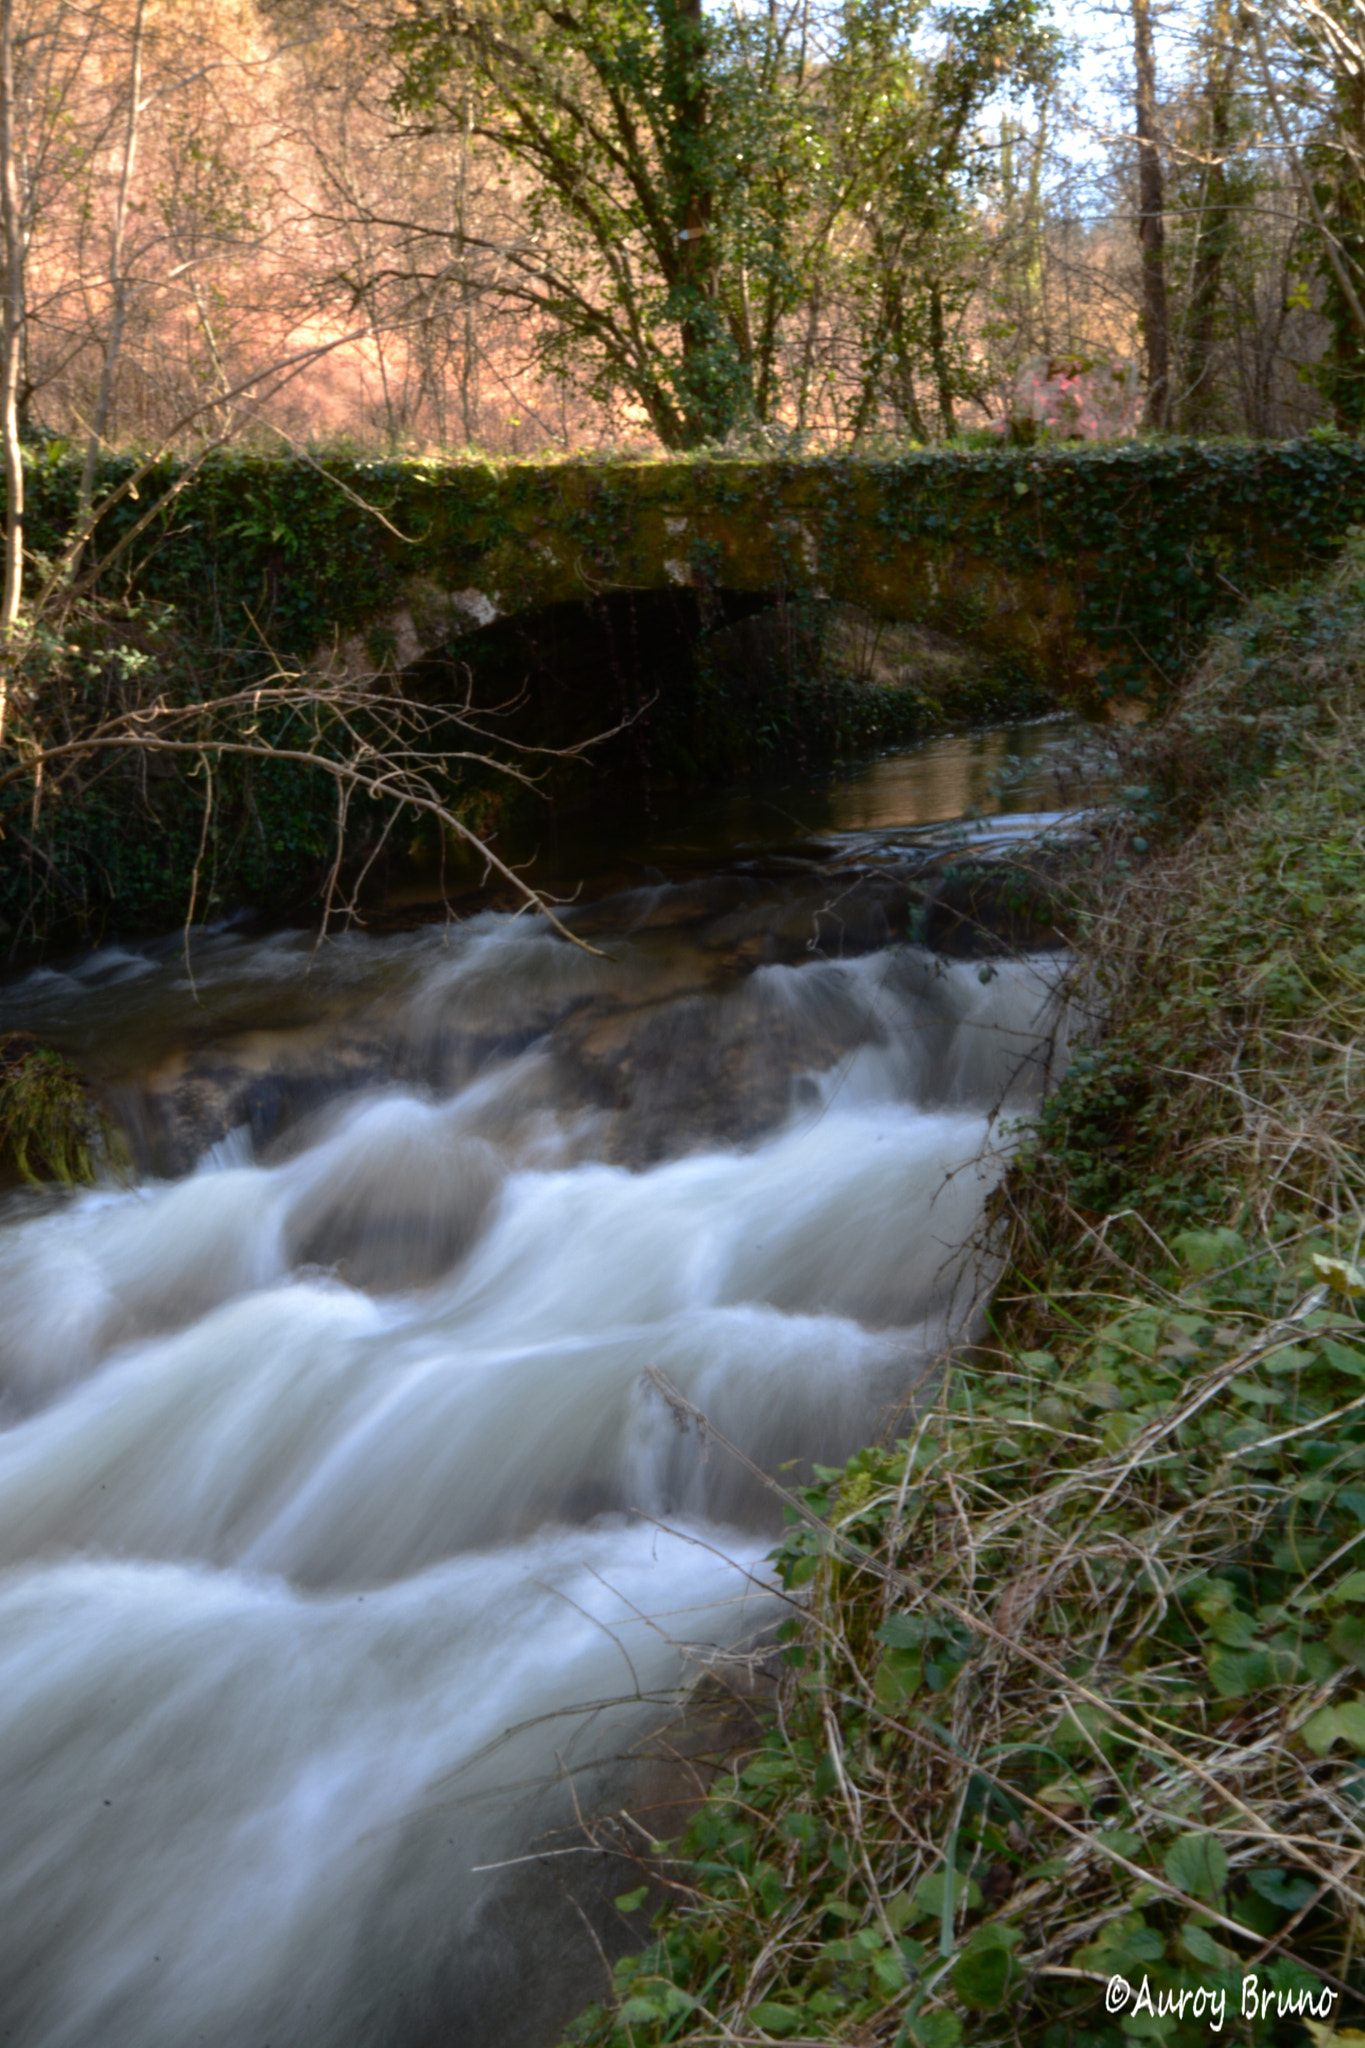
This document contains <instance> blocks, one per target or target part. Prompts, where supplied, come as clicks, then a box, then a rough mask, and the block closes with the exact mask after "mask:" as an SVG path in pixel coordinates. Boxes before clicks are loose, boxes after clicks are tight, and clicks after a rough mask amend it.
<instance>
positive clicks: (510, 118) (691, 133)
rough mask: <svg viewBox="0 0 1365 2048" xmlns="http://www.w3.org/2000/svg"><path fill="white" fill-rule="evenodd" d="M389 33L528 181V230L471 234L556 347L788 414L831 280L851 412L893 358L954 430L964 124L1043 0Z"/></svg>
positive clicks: (411, 15) (549, 14) (608, 381)
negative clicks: (799, 345)
mask: <svg viewBox="0 0 1365 2048" xmlns="http://www.w3.org/2000/svg"><path fill="white" fill-rule="evenodd" d="M390 36H391V47H392V48H393V49H394V50H395V51H396V52H397V53H398V55H399V58H400V62H401V65H402V69H403V82H402V85H401V88H400V91H399V95H398V100H399V104H400V106H401V107H402V108H403V109H404V111H405V112H406V113H407V114H408V116H409V117H410V118H411V119H413V120H415V121H417V122H425V123H427V124H429V125H430V126H431V127H433V128H435V127H439V126H441V125H447V124H450V123H453V122H454V121H456V120H465V121H471V122H472V126H473V129H474V131H475V132H476V133H477V134H478V135H479V136H480V137H481V138H483V140H484V141H485V142H487V143H489V144H491V145H493V146H494V147H495V148H496V149H497V150H498V151H499V152H500V153H501V154H502V156H503V157H504V159H505V160H506V162H507V164H508V166H509V176H510V175H513V171H515V174H516V175H519V176H520V177H521V178H522V179H523V180H524V181H525V196H524V209H525V219H526V229H527V231H526V233H525V234H524V235H523V236H522V237H520V238H519V239H518V240H516V241H515V242H514V243H512V244H511V245H510V246H502V247H500V248H498V249H496V250H493V249H492V248H491V247H487V248H485V249H484V250H483V251H482V253H484V254H486V255H496V256H497V257H498V259H499V261H500V263H501V265H502V271H503V278H504V282H503V283H502V285H501V290H502V291H503V292H504V293H505V294H509V295H511V296H512V297H514V298H517V299H519V300H520V301H521V302H522V303H523V304H524V305H525V306H526V307H527V308H528V309H530V310H531V311H533V312H534V314H535V315H536V316H537V318H538V319H539V320H540V321H541V322H543V330H542V332H543V340H542V343H541V353H542V356H543V358H544V359H545V360H546V361H547V362H548V363H549V364H550V365H551V366H552V367H554V368H555V369H557V370H559V371H560V372H568V373H570V374H573V375H576V376H578V377H580V378H582V379H583V380H584V381H586V382H587V383H588V385H589V388H590V389H591V390H592V391H593V392H594V395H596V396H598V397H599V398H605V397H608V396H609V395H610V394H612V393H614V392H620V391H625V392H627V393H628V394H629V395H630V396H631V397H632V398H634V399H635V400H636V401H637V402H638V403H639V404H640V405H641V406H642V407H643V409H644V412H645V415H646V416H647V418H648V420H649V422H650V424H651V426H652V427H653V428H654V430H655V432H656V433H657V434H658V436H659V438H660V439H661V440H662V441H663V442H664V444H665V445H666V446H668V447H672V448H686V447H690V446H695V445H697V444H698V443H700V442H703V441H705V440H708V439H712V438H715V437H717V436H719V435H723V434H725V433H726V432H728V431H729V430H730V429H731V428H733V427H735V426H744V425H749V424H752V423H762V422H765V421H767V420H770V419H772V418H773V417H774V416H775V413H776V409H777V406H778V402H779V398H780V395H781V392H782V380H783V374H784V368H785V366H786V362H787V353H786V344H787V342H788V340H789V328H790V325H791V323H792V321H793V316H796V315H798V314H804V315H805V333H806V337H807V345H806V349H805V356H804V360H803V361H801V363H800V367H798V369H797V370H796V372H795V381H796V385H797V398H798V405H800V403H801V402H802V400H803V398H804V390H805V385H806V382H807V381H808V379H809V374H810V345H809V344H810V337H811V336H812V335H813V334H814V332H815V328H816V325H817V322H818V317H819V312H820V308H821V306H822V304H824V303H828V301H829V299H830V298H831V296H833V295H835V294H840V293H842V294H844V295H846V296H848V297H849V298H851V302H852V304H853V305H854V306H855V308H856V309H857V313H858V318H859V320H860V322H861V330H862V331H861V341H860V344H859V345H860V349H861V355H862V362H863V368H862V375H861V384H860V394H859V398H858V400H857V404H856V406H855V412H856V414H857V419H856V420H855V424H863V425H865V424H866V423H867V420H868V419H869V418H870V417H871V415H872V412H873V410H874V409H875V407H876V405H877V403H878V402H879V400H880V398H881V396H882V395H883V392H884V390H885V389H886V387H887V384H888V380H890V381H892V382H896V381H897V380H898V388H899V390H900V392H901V399H900V409H901V411H902V412H903V413H905V414H906V416H907V417H908V418H910V420H911V422H912V424H915V423H916V422H917V421H918V413H917V410H916V408H915V405H914V399H913V380H914V370H915V368H916V367H917V366H922V365H926V364H932V366H933V372H934V376H935V381H936V385H937V388H938V391H939V397H940V413H941V415H942V418H943V422H944V425H945V428H946V429H947V430H949V431H951V427H952V400H953V396H954V394H955V392H957V391H958V390H959V389H961V388H963V386H964V372H963V368H962V364H961V361H960V360H955V359H954V356H953V344H952V341H951V333H950V330H951V328H952V324H953V320H954V316H955V312H956V310H957V305H958V298H957V293H958V286H957V284H956V283H955V282H950V281H949V271H950V268H951V263H952V259H953V255H954V251H955V248H956V245H957V240H960V237H961V233H962V231H963V229H964V226H965V223H966V220H967V218H968V214H969V211H970V198H971V193H972V190H973V181H974V179H975V178H976V176H977V175H978V171H977V157H978V153H979V154H980V158H981V162H982V164H983V165H984V163H985V162H987V161H990V162H991V163H993V156H992V155H991V153H990V152H989V150H987V149H985V148H984V147H983V146H982V145H981V144H980V143H979V141H978V138H977V137H976V135H975V132H974V122H975V121H976V118H977V117H978V115H979V114H980V113H981V111H982V110H983V108H984V106H985V104H986V102H987V100H988V99H989V98H990V97H991V96H992V95H993V94H994V93H995V92H996V91H997V90H998V88H999V86H1000V84H1001V83H1002V81H1003V80H1005V79H1006V78H1008V77H1011V76H1020V75H1024V74H1027V75H1030V76H1031V75H1034V74H1037V73H1038V72H1040V71H1041V69H1042V68H1044V67H1045V65H1046V63H1047V62H1048V61H1049V54H1050V49H1051V44H1050V39H1049V38H1048V36H1047V34H1046V31H1045V30H1044V29H1043V27H1042V25H1041V18H1040V0H988V4H987V5H986V6H985V7H983V8H981V9H980V10H977V11H972V10H968V9H951V8H950V9H946V10H939V11H937V12H935V11H933V10H931V9H930V8H929V7H928V6H927V5H926V4H925V0H843V4H841V5H839V6H838V7H836V8H835V9H834V10H833V11H831V12H829V13H827V14H825V15H821V16H818V17H817V16H816V14H815V13H814V11H813V8H812V5H811V0H801V4H798V5H797V6H796V7H794V8H793V9H792V10H791V11H789V12H787V13H785V14H784V13H783V12H782V11H781V9H780V6H779V5H778V4H777V0H774V4H773V5H772V6H770V7H769V9H768V10H767V11H766V12H765V13H763V14H753V13H744V12H740V11H737V12H736V13H735V14H733V15H731V16H727V17H724V18H722V17H720V16H719V15H710V14H705V13H703V11H702V8H701V4H700V0H405V4H403V5H402V9H401V12H400V13H399V15H398V16H397V18H396V19H395V20H394V21H393V24H392V27H391V31H390ZM471 110H472V111H471ZM473 253H479V252H478V251H477V250H476V251H475V252H473ZM797 353H798V357H799V356H800V351H799V350H798V352H797Z"/></svg>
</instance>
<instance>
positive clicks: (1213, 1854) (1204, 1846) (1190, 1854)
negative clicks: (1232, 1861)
mask: <svg viewBox="0 0 1365 2048" xmlns="http://www.w3.org/2000/svg"><path fill="white" fill-rule="evenodd" d="M1162 1868H1163V1869H1164V1871H1165V1872H1166V1875H1167V1877H1168V1878H1169V1879H1170V1880H1171V1883H1172V1884H1173V1885H1175V1886H1176V1887H1177V1888H1178V1889H1179V1890H1180V1891H1182V1892H1186V1893H1188V1895H1189V1896H1190V1897H1191V1898H1192V1899H1215V1898H1217V1896H1218V1894H1219V1893H1220V1892H1222V1891H1225V1890H1226V1889H1227V1882H1228V1859H1227V1853H1226V1851H1225V1850H1224V1848H1223V1845H1222V1843H1221V1842H1220V1841H1219V1840H1218V1837H1217V1836H1216V1835H1206V1834H1200V1835H1182V1836H1181V1837H1180V1839H1179V1841H1177V1842H1174V1843H1172V1845H1171V1847H1170V1848H1169V1849H1168V1850H1167V1851H1166V1854H1165V1856H1164V1857H1163V1858H1162Z"/></svg>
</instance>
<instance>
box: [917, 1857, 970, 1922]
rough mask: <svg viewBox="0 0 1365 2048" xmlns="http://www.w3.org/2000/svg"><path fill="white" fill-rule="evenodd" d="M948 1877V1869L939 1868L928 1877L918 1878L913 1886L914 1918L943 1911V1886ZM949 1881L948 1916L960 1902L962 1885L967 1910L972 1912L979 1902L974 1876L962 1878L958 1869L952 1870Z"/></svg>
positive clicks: (924, 1917) (922, 1917) (924, 1918)
mask: <svg viewBox="0 0 1365 2048" xmlns="http://www.w3.org/2000/svg"><path fill="white" fill-rule="evenodd" d="M949 1877H950V1873H949V1872H948V1871H946V1870H942V1869H940V1870H935V1871H933V1872H931V1874H930V1875H929V1876H928V1877H922V1878H921V1879H920V1881H919V1883H918V1884H917V1885H916V1887H915V1918H916V1919H917V1920H926V1919H928V1917H929V1916H930V1914H933V1915H935V1916H937V1915H939V1914H941V1913H942V1912H943V1910H944V1888H945V1885H946V1884H947V1883H948V1881H949ZM951 1883H952V1896H951V1901H950V1903H949V1905H948V1912H949V1914H950V1916H951V1915H952V1914H953V1913H955V1912H956V1910H957V1908H958V1906H959V1905H960V1904H961V1902H962V1895H963V1890H964V1887H965V1890H966V1895H967V1910H968V1911H969V1912H974V1911H975V1910H976V1908H977V1907H978V1906H979V1905H980V1904H981V1887H980V1885H979V1884H978V1883H977V1881H976V1879H975V1878H974V1877H969V1878H964V1877H963V1876H962V1873H961V1872H960V1871H957V1870H954V1871H953V1872H952V1873H951Z"/></svg>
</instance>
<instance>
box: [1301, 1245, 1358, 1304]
mask: <svg viewBox="0 0 1365 2048" xmlns="http://www.w3.org/2000/svg"><path fill="white" fill-rule="evenodd" d="M1313 1271H1314V1272H1315V1273H1316V1274H1317V1276H1318V1278H1319V1280H1325V1281H1326V1282H1327V1285H1328V1286H1329V1287H1330V1288H1331V1290H1332V1292H1333V1294H1340V1295H1343V1296H1344V1297H1345V1298H1346V1300H1347V1301H1358V1300H1359V1299H1360V1297H1361V1296H1362V1295H1365V1273H1362V1272H1361V1270H1360V1268H1359V1266H1353V1265H1352V1264H1351V1262H1350V1260H1349V1259H1338V1258H1329V1257H1326V1256H1325V1255H1324V1254H1323V1253H1322V1252H1314V1254H1313Z"/></svg>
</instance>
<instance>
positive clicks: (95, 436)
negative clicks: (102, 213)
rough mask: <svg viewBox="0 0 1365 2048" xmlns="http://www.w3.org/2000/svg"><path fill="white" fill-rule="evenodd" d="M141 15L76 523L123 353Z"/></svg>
mask: <svg viewBox="0 0 1365 2048" xmlns="http://www.w3.org/2000/svg"><path fill="white" fill-rule="evenodd" d="M145 14H146V0H137V13H136V15H135V17H134V20H133V51H132V71H131V76H130V78H129V82H128V119H127V122H126V123H125V125H124V131H123V162H122V164H121V165H120V167H119V181H118V191H117V193H116V194H115V196H114V226H113V232H112V234H111V235H110V238H109V282H110V285H111V286H112V288H113V303H112V305H111V306H110V309H109V332H108V334H107V335H106V336H105V342H104V363H103V365H102V367H101V370H100V388H99V396H98V397H97V398H96V401H95V417H94V419H93V420H92V421H91V423H90V435H89V439H88V440H87V441H86V444H85V461H84V462H83V463H82V465H81V482H80V494H79V497H78V499H77V517H78V522H79V521H83V520H84V519H85V516H86V514H87V513H88V512H89V510H90V507H91V504H92V503H93V501H94V496H95V466H96V464H97V463H98V461H99V454H100V449H101V448H102V447H103V446H104V437H105V434H106V432H107V431H108V427H109V415H110V412H111V411H112V409H113V403H114V385H115V381H116V379H117V377H118V362H119V356H120V354H121V353H122V349H123V329H124V325H125V323H126V321H127V318H128V272H127V266H126V263H125V260H124V256H125V251H124V231H125V228H126V226H127V222H128V195H129V193H130V191H131V190H132V184H133V172H134V170H135V168H136V165H137V143H138V131H139V129H140V127H141V122H142V26H143V18H144V16H145ZM79 566H80V556H79V553H78V554H76V555H75V556H73V558H72V563H71V573H72V575H73V576H74V575H75V573H76V570H77V569H78V567H79Z"/></svg>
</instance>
